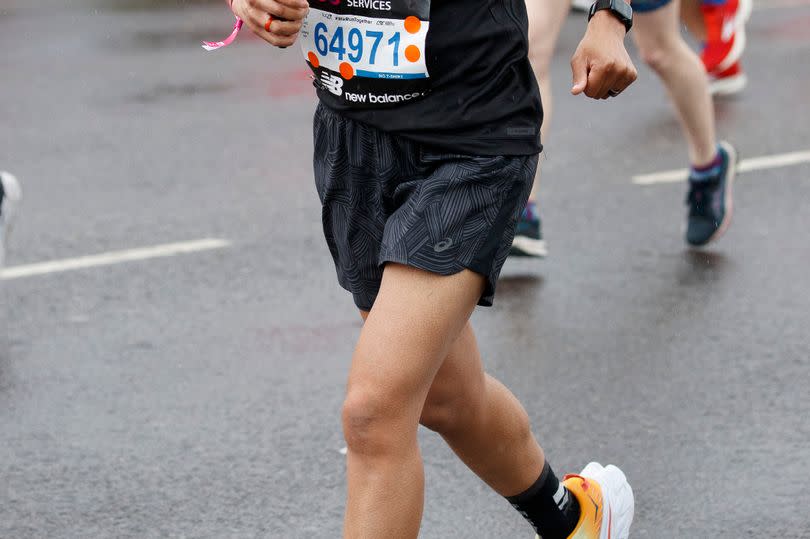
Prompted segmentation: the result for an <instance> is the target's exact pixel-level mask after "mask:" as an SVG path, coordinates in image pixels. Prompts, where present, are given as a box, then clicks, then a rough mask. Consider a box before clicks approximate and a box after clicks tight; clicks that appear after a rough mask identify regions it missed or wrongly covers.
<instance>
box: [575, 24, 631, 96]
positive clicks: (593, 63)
mask: <svg viewBox="0 0 810 539" xmlns="http://www.w3.org/2000/svg"><path fill="white" fill-rule="evenodd" d="M626 33H627V32H626V30H625V28H624V25H623V24H622V23H621V22H620V21H619V20H618V19H617V18H616V17H614V16H613V15H611V14H610V13H609V12H607V11H599V12H597V13H596V14H595V15H594V16H593V18H592V19H591V22H590V23H588V29H587V30H586V32H585V37H583V38H582V41H581V42H580V44H579V47H577V50H576V52H575V53H574V57H573V58H571V71H572V74H573V76H574V87H573V88H571V93H572V94H574V95H579V94H581V93H583V92H584V93H585V95H587V96H588V97H592V98H594V99H607V98H608V97H614V96H616V95H619V94H620V93H621V92H622V91H623V90H624V89H625V88H627V87H628V86H630V84H632V83H633V81H634V80H636V77H637V76H638V72H637V71H636V67H635V66H634V65H633V61H632V60H631V59H630V55H628V54H627V50H626V49H625V48H624V36H625V34H626Z"/></svg>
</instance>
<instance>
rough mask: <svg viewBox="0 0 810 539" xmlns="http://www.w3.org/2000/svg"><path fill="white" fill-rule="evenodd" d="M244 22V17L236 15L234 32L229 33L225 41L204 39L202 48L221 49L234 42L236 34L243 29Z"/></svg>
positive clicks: (209, 49)
mask: <svg viewBox="0 0 810 539" xmlns="http://www.w3.org/2000/svg"><path fill="white" fill-rule="evenodd" d="M234 17H236V16H235V15H234ZM242 24H243V23H242V19H240V18H239V17H236V24H234V25H233V32H231V35H229V36H228V37H227V38H225V39H224V40H223V41H203V44H202V48H203V49H205V50H207V51H209V52H211V51H215V50H217V49H221V48H222V47H227V46H228V45H230V44H231V43H233V42H234V40H235V39H236V36H237V35H239V30H241V29H242Z"/></svg>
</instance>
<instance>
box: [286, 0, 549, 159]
mask: <svg viewBox="0 0 810 539" xmlns="http://www.w3.org/2000/svg"><path fill="white" fill-rule="evenodd" d="M343 2H345V3H343ZM341 3H343V4H342V5H341ZM392 3H393V4H394V7H393V8H392V7H391V4H392ZM358 5H359V6H365V7H366V9H364V8H363V7H361V8H359V9H358V8H356V7H354V8H349V7H348V6H358ZM428 5H429V4H428V2H427V1H425V0H310V6H311V8H312V10H311V12H310V15H311V16H310V17H309V18H310V19H312V22H311V23H310V24H309V29H308V30H307V29H306V28H305V31H302V36H305V35H307V34H308V33H309V35H311V36H312V40H311V41H310V42H309V45H310V46H311V47H312V48H317V49H318V51H319V53H318V54H320V53H322V52H325V53H326V54H332V53H334V54H333V56H336V55H338V54H340V56H341V59H343V58H347V59H349V60H352V61H354V60H357V59H359V58H360V57H361V56H362V55H363V54H365V56H364V57H363V58H362V60H361V62H363V61H365V62H367V61H368V58H369V54H370V53H372V52H378V50H375V49H374V47H375V43H374V41H376V42H377V44H379V43H383V47H384V46H385V45H384V44H385V43H389V44H390V43H395V44H396V45H399V41H393V40H394V39H395V38H396V39H397V40H398V39H399V37H398V36H394V35H393V34H390V35H391V37H390V40H389V39H388V36H389V34H386V36H385V38H379V37H377V38H376V39H369V37H368V36H369V35H373V36H375V37H376V35H377V34H379V33H380V32H374V31H373V30H374V29H375V28H377V27H375V26H370V25H371V24H378V25H383V24H384V22H381V21H378V20H377V19H374V18H371V19H368V20H364V21H361V19H362V18H363V17H364V16H368V15H370V16H371V17H380V16H382V17H385V16H386V15H385V14H384V12H382V11H380V9H381V8H383V9H385V8H387V9H388V13H389V15H388V16H391V10H392V9H393V11H394V12H396V11H397V10H399V13H393V17H392V18H395V17H397V16H399V17H400V18H404V15H403V14H402V10H405V11H406V12H407V11H410V12H411V13H415V14H416V15H417V17H418V18H421V19H427V18H428V14H427V12H428V10H429V29H428V30H427V37H426V38H424V37H423V39H426V41H425V43H424V47H425V50H426V51H427V54H426V55H425V58H424V59H423V64H425V66H426V69H427V72H428V73H429V78H428V79H427V81H428V82H427V83H428V85H429V89H427V91H426V92H422V90H423V89H424V88H420V87H419V86H418V85H419V84H421V82H420V81H418V80H414V81H408V82H409V83H411V82H412V83H413V84H416V85H417V86H416V87H413V88H411V89H410V90H408V91H407V92H406V91H403V92H402V93H403V94H405V99H402V100H401V102H399V103H396V104H394V105H391V104H386V105H376V106H375V107H374V108H372V107H370V106H369V107H366V106H365V105H364V104H363V103H358V102H357V101H358V100H360V101H362V99H360V98H359V97H358V96H360V97H362V98H363V99H365V97H368V95H360V94H368V93H369V92H368V91H366V92H363V91H362V88H361V91H360V92H359V93H350V92H348V91H346V92H344V91H343V90H344V89H346V90H348V89H349V88H350V87H351V89H352V90H353V89H354V88H355V87H357V84H360V85H361V86H362V82H359V83H358V81H366V83H367V84H369V85H371V86H373V85H374V84H377V83H379V84H390V82H389V81H384V80H383V81H373V80H371V79H368V78H365V79H362V78H358V77H354V74H355V73H360V71H359V70H358V71H355V70H354V69H352V68H351V67H347V69H348V72H344V70H343V66H345V65H347V62H343V63H341V64H340V65H341V67H340V68H339V69H334V65H335V64H332V67H333V69H332V71H329V72H328V74H324V70H323V69H315V72H316V81H315V86H316V87H317V88H318V97H319V98H320V99H321V101H322V102H323V103H324V104H325V105H326V106H328V107H330V108H332V109H333V110H336V111H337V112H339V113H340V114H342V115H344V116H346V117H348V118H351V119H354V120H357V121H360V122H364V123H367V124H370V125H372V126H374V127H377V128H379V129H381V130H383V131H386V132H389V133H394V134H397V135H400V136H403V137H406V138H409V139H412V140H415V141H418V142H420V143H424V144H426V145H429V146H433V147H435V148H437V149H442V150H446V151H450V152H455V153H462V154H469V155H531V154H535V153H539V152H540V150H541V149H542V146H541V145H540V124H541V122H542V115H543V112H542V107H541V105H540V95H539V91H538V88H537V83H536V80H535V77H534V73H533V71H532V69H531V65H530V64H529V60H528V57H527V49H528V37H527V33H528V17H527V15H526V7H525V4H524V0H433V2H432V5H429V7H428ZM327 6H328V7H327ZM332 6H337V7H336V8H333V7H332ZM372 6H373V7H375V8H377V9H376V10H375V9H370V8H371V7H372ZM316 9H317V10H324V9H327V10H330V9H336V10H337V12H338V13H340V12H342V13H343V14H344V16H345V14H346V13H351V14H352V15H357V16H358V17H357V20H358V21H361V22H359V23H358V24H360V25H361V26H362V25H366V26H362V28H365V30H364V29H362V28H361V30H359V31H356V30H352V31H351V32H346V33H345V35H340V36H338V37H339V39H337V38H336V36H335V35H333V34H335V32H334V30H333V28H332V27H331V25H332V23H333V21H334V19H333V18H332V17H333V15H332V14H327V15H325V17H326V19H325V20H324V24H319V25H318V26H321V28H320V35H319V34H318V31H319V29H318V28H317V26H316V23H317V21H318V20H321V19H318V18H317V17H312V14H313V12H314V11H315V10H316ZM420 9H421V11H422V13H421V14H419V11H420ZM319 13H322V11H321V12H319ZM409 18H410V19H413V20H416V18H414V17H409ZM408 22H409V21H405V26H404V27H401V28H406V29H408V31H410V30H411V29H410V28H409V27H408ZM418 23H419V21H418V20H417V21H416V27H418ZM313 29H314V30H313ZM368 29H371V30H368ZM392 30H393V27H392ZM330 32H331V34H330ZM352 33H354V34H355V35H352ZM401 33H402V34H407V32H404V31H403V32H401ZM364 36H365V39H364ZM361 41H364V43H365V45H363V43H361ZM306 47H307V45H305V48H306ZM350 47H351V48H350ZM363 47H365V48H363ZM341 49H343V50H341ZM400 49H402V47H400ZM407 49H413V47H408V48H407ZM407 49H404V50H405V55H406V56H407V57H408V60H409V61H411V62H414V61H415V59H416V58H418V57H419V51H418V50H416V51H414V50H411V51H409V50H407ZM382 50H383V49H379V51H382ZM335 51H337V52H335ZM408 53H412V54H408ZM316 56H317V55H316ZM388 56H391V54H389V55H388ZM381 57H382V53H380V54H378V58H377V60H378V65H379V64H380V61H379V60H380V58H381ZM308 58H309V59H310V65H311V66H312V67H314V68H318V67H321V68H323V67H324V66H323V65H320V66H319V65H318V62H317V58H316V57H314V56H313V52H310V53H309V54H308ZM323 58H326V56H323ZM398 60H401V61H402V63H407V62H406V61H405V60H404V59H403V55H402V54H400V56H399V58H398ZM324 61H329V60H324ZM334 61H335V62H336V61H337V60H334ZM389 64H390V60H389ZM352 65H354V66H357V65H358V64H352ZM391 65H393V64H391ZM380 69H381V68H380ZM338 71H339V73H340V74H338ZM374 75H375V76H379V77H380V78H383V77H388V76H389V75H388V74H380V73H375V74H374ZM366 76H368V75H366ZM391 76H392V77H397V76H398V75H391ZM338 77H341V79H340V80H338ZM321 79H323V80H324V81H325V83H324V82H323V81H322V80H321ZM333 79H334V80H336V84H337V89H336V87H335V85H334V84H333V83H330V80H333ZM344 83H345V85H346V86H345V87H344V86H343V84H344ZM329 86H331V91H330V88H329ZM365 90H368V88H367V87H366V88H365ZM411 90H413V93H408V92H410V91H411ZM336 94H341V95H336ZM377 95H380V94H377ZM383 95H384V94H383ZM349 98H351V99H354V102H352V101H351V100H350V99H349ZM372 99H374V97H372ZM375 102H379V101H375Z"/></svg>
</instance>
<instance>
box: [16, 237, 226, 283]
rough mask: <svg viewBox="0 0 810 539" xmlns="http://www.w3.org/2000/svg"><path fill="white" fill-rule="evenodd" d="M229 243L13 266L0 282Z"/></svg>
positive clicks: (161, 247) (177, 245)
mask: <svg viewBox="0 0 810 539" xmlns="http://www.w3.org/2000/svg"><path fill="white" fill-rule="evenodd" d="M230 244H231V242H229V241H228V240H222V239H215V238H205V239H201V240H195V241H185V242H180V243H167V244H164V245H155V246H154V247H141V248H139V249H128V250H125V251H111V252H109V253H102V254H97V255H90V256H80V257H77V258H66V259H64V260H53V261H51V262H41V263H39V264H30V265H26V266H13V267H9V268H6V269H4V270H0V280H9V279H19V278H22V277H33V276H36V275H46V274H49V273H59V272H63V271H73V270H78V269H85V268H94V267H98V266H111V265H114V264H123V263H125V262H135V261H137V260H149V259H151V258H164V257H167V256H177V255H184V254H190V253H197V252H200V251H210V250H212V249H222V248H224V247H228V246H229V245H230Z"/></svg>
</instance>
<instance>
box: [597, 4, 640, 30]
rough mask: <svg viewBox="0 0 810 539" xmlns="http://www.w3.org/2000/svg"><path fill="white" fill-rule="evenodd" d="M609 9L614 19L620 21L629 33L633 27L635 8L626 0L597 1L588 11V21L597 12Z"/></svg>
mask: <svg viewBox="0 0 810 539" xmlns="http://www.w3.org/2000/svg"><path fill="white" fill-rule="evenodd" d="M603 9H609V10H610V12H611V13H612V14H613V16H614V17H616V18H617V19H619V21H621V23H622V24H623V25H624V28H625V30H626V31H627V32H629V31H630V29H631V28H632V27H633V8H631V7H630V4H628V3H627V2H625V1H624V0H596V2H594V3H593V5H591V9H590V11H588V20H589V21H590V20H591V17H593V16H594V15H596V12H597V11H600V10H603Z"/></svg>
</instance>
